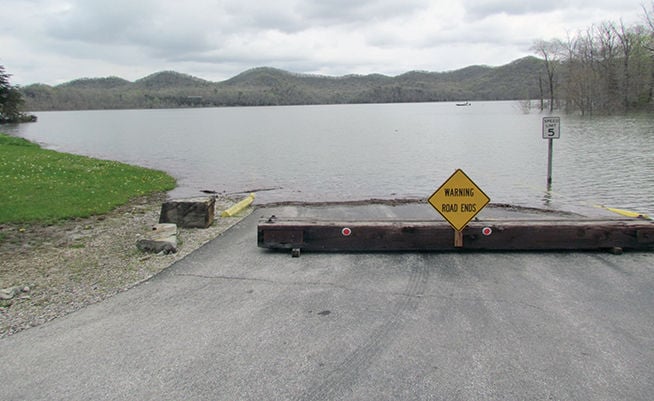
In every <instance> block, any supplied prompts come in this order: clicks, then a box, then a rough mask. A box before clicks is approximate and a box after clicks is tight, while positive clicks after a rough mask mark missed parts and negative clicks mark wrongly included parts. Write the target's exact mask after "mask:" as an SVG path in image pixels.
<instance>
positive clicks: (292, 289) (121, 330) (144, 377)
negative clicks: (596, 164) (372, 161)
mask: <svg viewBox="0 0 654 401" xmlns="http://www.w3.org/2000/svg"><path fill="white" fill-rule="evenodd" d="M306 210H308V209H307V208H301V207H290V206H287V207H279V208H262V209H258V210H256V211H255V212H254V213H253V214H252V215H250V216H249V217H248V218H246V219H245V220H243V221H242V222H241V223H239V224H238V225H236V226H234V227H233V228H232V229H230V230H229V231H228V232H226V233H225V234H224V235H222V236H221V237H218V238H217V239H215V240H214V241H212V242H210V243H209V244H207V245H205V246H204V247H202V248H201V249H199V250H197V251H196V252H194V253H192V254H191V255H189V256H188V257H186V258H185V259H183V260H181V261H180V262H178V263H176V264H175V265H174V266H172V267H171V268H169V269H168V270H166V271H165V272H163V273H162V274H160V275H158V276H156V277H155V278H153V279H152V280H150V281H148V282H146V283H143V284H142V285H139V286H137V287H136V288H134V289H132V290H130V291H127V292H125V293H122V294H119V295H117V296H115V297H113V298H111V299H109V300H107V301H104V302H101V303H99V304H96V305H92V306H89V307H87V308H85V309H83V310H80V311H78V312H76V313H73V314H71V315H69V316H67V317H64V318H60V319H57V320H55V321H52V322H50V323H47V324H44V325H42V326H39V327H36V328H33V329H29V330H26V331H23V332H20V333H18V334H16V335H13V336H11V337H8V338H4V339H2V340H0V394H1V398H2V399H3V400H142V399H171V400H172V399H184V400H375V401H378V400H650V399H651V398H652V394H654V369H653V368H652V366H654V253H651V252H627V253H625V254H623V255H611V254H608V253H600V252H591V253H575V252H549V253H499V252H496V253H457V252H452V253H350V254H330V253H303V255H302V256H301V257H299V258H291V257H290V254H289V253H288V252H273V251H268V250H264V249H259V248H257V247H256V243H257V239H256V231H257V230H256V228H257V223H258V221H259V219H260V218H263V217H268V216H270V215H272V214H275V215H277V216H281V215H295V216H300V215H302V214H303V213H307V212H306ZM398 210H400V211H403V210H404V209H402V208H399V209H396V208H395V207H393V206H377V209H376V210H375V211H374V213H372V214H373V215H374V214H378V213H382V214H384V215H386V216H387V217H389V218H391V217H393V216H394V214H396V213H397V211H398ZM311 212H312V213H314V214H315V213H316V212H317V213H321V210H319V209H315V208H314V209H311ZM338 212H339V213H341V214H343V215H351V217H354V218H356V217H357V216H360V215H361V214H360V213H363V215H366V214H367V213H370V210H369V209H367V208H366V207H361V208H359V209H358V211H356V210H354V209H352V208H343V209H340V210H339V211H338ZM291 217H293V216H291Z"/></svg>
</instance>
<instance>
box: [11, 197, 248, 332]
mask: <svg viewBox="0 0 654 401" xmlns="http://www.w3.org/2000/svg"><path fill="white" fill-rule="evenodd" d="M165 200H166V195H165V194H155V195H150V196H147V197H141V198H137V199H135V200H133V201H131V202H130V203H129V204H127V205H124V206H121V207H119V208H117V209H115V210H114V211H112V212H110V213H108V214H106V215H101V216H93V217H90V218H86V219H74V220H68V221H64V222H61V223H57V224H54V225H49V226H46V225H35V224H30V225H16V224H3V225H0V290H3V289H6V290H8V293H11V294H12V297H11V299H0V338H2V337H6V336H9V335H12V334H14V333H17V332H19V331H21V330H24V329H27V328H29V327H34V326H37V325H40V324H43V323H45V322H47V321H49V320H52V319H55V318H57V317H60V316H63V315H66V314H68V313H71V312H74V311H76V310H78V309H80V308H83V307H84V306H86V305H89V304H92V303H96V302H99V301H102V300H104V299H106V298H108V297H110V296H112V295H114V294H117V293H119V292H122V291H125V290H128V289H129V288H131V287H133V286H135V285H137V284H138V283H141V282H143V281H144V280H147V279H149V278H151V277H152V276H154V275H155V274H157V273H159V272H161V271H162V270H164V269H165V268H167V267H168V266H170V265H172V264H173V263H175V262H176V261H178V260H180V259H182V258H183V257H185V256H186V255H188V254H189V253H191V252H193V251H194V250H196V249H198V248H199V247H201V246H202V245H204V244H205V243H207V242H209V241H210V240H212V239H214V238H216V237H217V236H219V235H220V234H222V233H223V232H224V231H226V230H227V229H228V228H230V227H231V226H233V225H234V224H236V223H238V222H239V221H240V220H241V219H243V218H244V217H245V216H247V215H248V214H249V213H250V212H251V211H252V208H249V209H247V210H246V211H244V212H243V213H242V215H240V216H236V217H228V218H223V217H219V213H220V211H221V210H224V209H226V208H228V207H230V206H231V205H233V204H234V203H235V202H236V200H233V199H229V198H221V197H219V198H217V199H216V218H215V220H214V223H213V225H211V226H210V227H209V228H206V229H196V228H179V232H178V252H177V253H172V254H167V255H165V254H156V255H155V254H147V253H143V252H141V251H139V250H138V249H137V248H136V241H137V240H138V239H139V238H141V237H143V236H144V235H146V234H147V233H148V232H149V231H150V230H151V229H152V226H153V225H154V224H156V223H157V222H158V221H159V213H160V211H161V204H162V203H163V202H164V201H165ZM0 298H3V297H0ZM5 298H7V297H5Z"/></svg>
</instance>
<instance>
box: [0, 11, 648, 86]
mask: <svg viewBox="0 0 654 401" xmlns="http://www.w3.org/2000/svg"><path fill="white" fill-rule="evenodd" d="M642 4H646V5H647V6H648V9H651V0H539V1H532V0H364V1H357V0H274V1H272V0H2V5H1V6H0V21H1V23H0V65H4V66H5V69H6V71H7V72H8V73H10V74H12V78H11V82H12V83H13V84H19V85H27V84H30V83H36V82H40V83H46V84H50V85H55V84H59V83H62V82H67V81H70V80H72V79H76V78H82V77H106V76H119V77H122V78H125V79H128V80H130V81H133V80H136V79H139V78H142V77H144V76H146V75H149V74H152V73H154V72H157V71H162V70H174V71H178V72H183V73H186V74H191V75H194V76H197V77H200V78H204V79H208V80H212V81H222V80H224V79H228V78H230V77H232V76H234V75H236V74H238V73H240V72H242V71H244V70H247V69H249V68H253V67H260V66H271V67H277V68H281V69H285V70H288V71H292V72H298V73H311V74H323V75H332V76H338V75H345V74H369V73H382V74H386V75H397V74H401V73H403V72H406V71H410V70H428V71H448V70H454V69H458V68H462V67H466V66H469V65H475V64H486V65H491V66H497V65H503V64H506V63H508V62H510V61H512V60H515V59H517V58H520V57H523V56H526V55H530V54H532V52H531V51H530V47H531V45H532V44H533V42H534V40H537V39H547V40H549V39H552V38H560V39H565V37H566V35H568V34H574V33H576V32H577V31H579V30H585V29H586V28H588V27H590V26H591V25H593V24H597V23H601V22H602V21H607V20H608V21H614V22H619V21H620V20H622V21H623V22H624V23H625V25H634V24H638V23H642V22H643V11H642V6H641V5H642Z"/></svg>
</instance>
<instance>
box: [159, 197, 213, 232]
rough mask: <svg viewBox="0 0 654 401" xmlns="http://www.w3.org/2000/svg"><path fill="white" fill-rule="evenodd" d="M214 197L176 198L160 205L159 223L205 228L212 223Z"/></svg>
mask: <svg viewBox="0 0 654 401" xmlns="http://www.w3.org/2000/svg"><path fill="white" fill-rule="evenodd" d="M215 208H216V198H214V197H209V198H194V199H178V200H171V201H168V202H165V203H163V204H162V205H161V215H160V216H159V223H174V224H177V225H178V226H179V227H184V228H207V227H209V226H211V225H212V224H213V219H214V214H215Z"/></svg>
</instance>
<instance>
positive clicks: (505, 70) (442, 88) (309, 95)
mask: <svg viewBox="0 0 654 401" xmlns="http://www.w3.org/2000/svg"><path fill="white" fill-rule="evenodd" d="M543 68H544V66H543V62H542V60H539V59H538V58H535V57H525V58H522V59H519V60H516V61H514V62H512V63H510V64H507V65H504V66H501V67H488V66H472V67H467V68H463V69H460V70H456V71H450V72H426V71H411V72H407V73H405V74H402V75H398V76H395V77H389V76H385V75H380V74H371V75H346V76H342V77H328V76H319V75H304V74H293V73H290V72H287V71H283V70H278V69H274V68H268V67H262V68H255V69H252V70H248V71H245V72H243V73H241V74H239V75H237V76H235V77H233V78H231V79H228V80H226V81H222V82H211V81H206V80H203V79H200V78H196V77H193V76H190V75H185V74H180V73H178V72H172V71H164V72H158V73H155V74H152V75H149V76H147V77H145V78H142V79H139V80H137V81H134V82H130V81H127V80H124V79H122V78H118V77H108V78H84V79H78V80H74V81H71V82H67V83H64V84H61V85H57V86H48V85H42V84H34V85H29V86H25V87H23V88H21V91H22V93H23V95H24V98H25V106H26V108H27V109H28V110H30V111H39V110H82V109H119V108H120V109H127V108H165V107H212V106H258V105H296V104H336V103H393V102H432V101H461V100H511V99H528V98H537V97H539V96H540V91H539V74H541V75H542V76H544V72H543Z"/></svg>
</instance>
